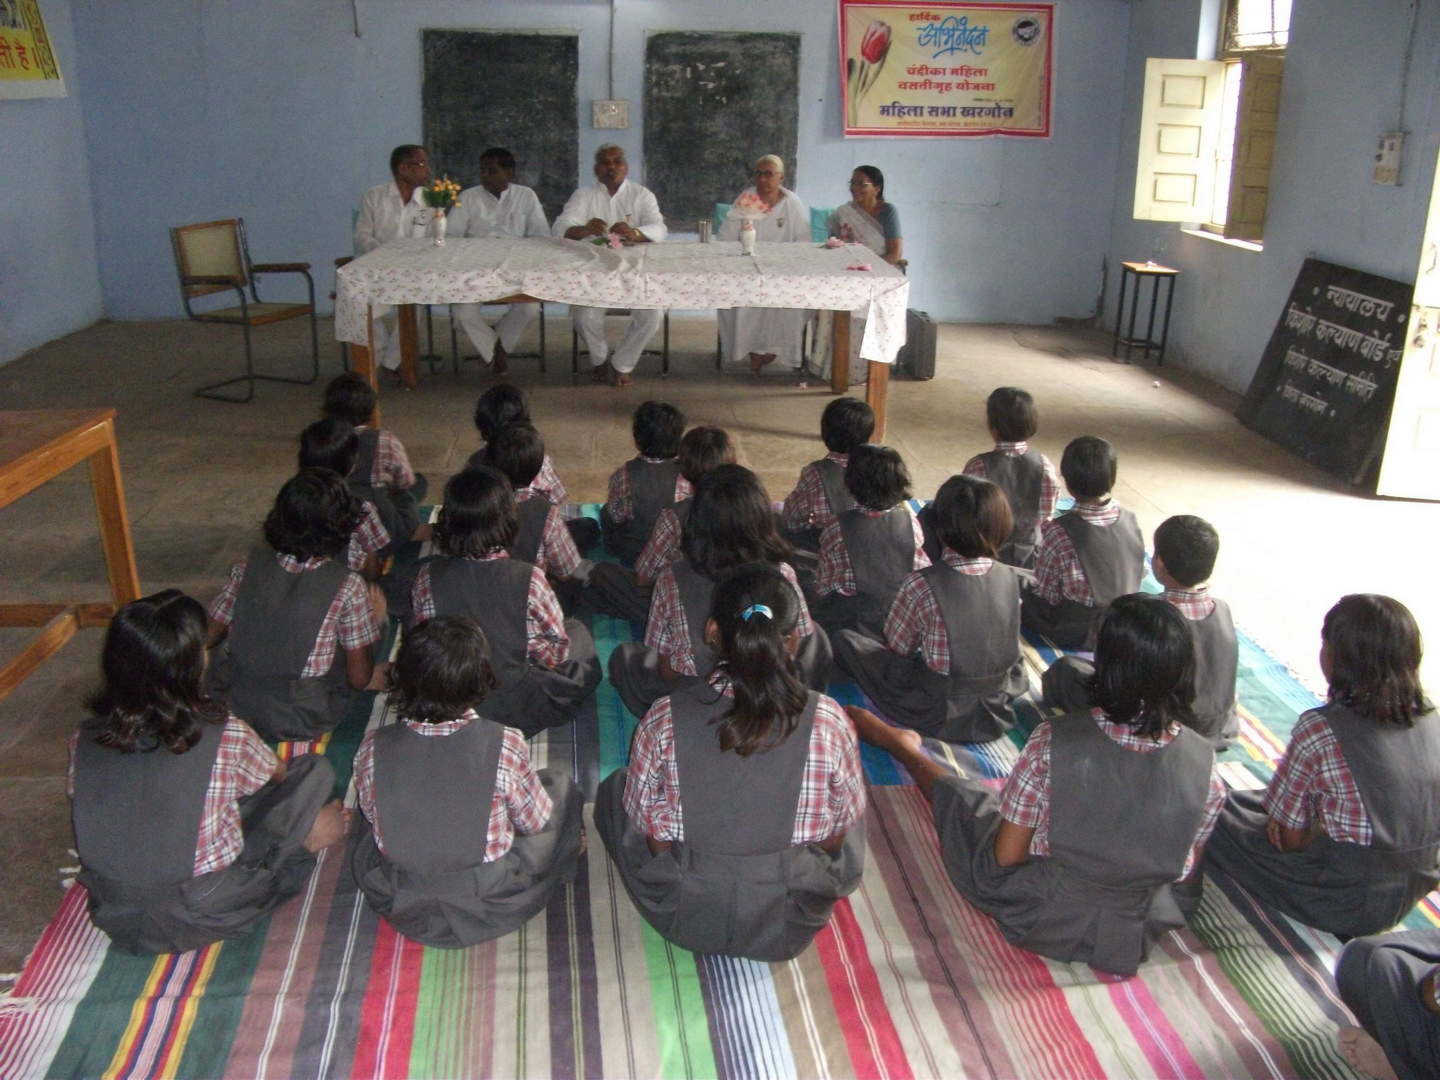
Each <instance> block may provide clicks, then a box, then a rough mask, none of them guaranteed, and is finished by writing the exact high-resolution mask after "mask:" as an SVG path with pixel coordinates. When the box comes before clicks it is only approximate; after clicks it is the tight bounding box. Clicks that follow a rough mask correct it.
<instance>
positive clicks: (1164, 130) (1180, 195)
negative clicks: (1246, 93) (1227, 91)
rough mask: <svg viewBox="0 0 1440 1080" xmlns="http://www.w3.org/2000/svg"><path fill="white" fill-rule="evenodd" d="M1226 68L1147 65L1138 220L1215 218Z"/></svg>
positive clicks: (1213, 63)
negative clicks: (1213, 202) (1218, 140)
mask: <svg viewBox="0 0 1440 1080" xmlns="http://www.w3.org/2000/svg"><path fill="white" fill-rule="evenodd" d="M1224 83H1225V65H1224V64H1223V63H1222V62H1220V61H1218V60H1172V59H1160V58H1155V57H1151V58H1150V59H1148V60H1146V61H1145V90H1144V97H1143V99H1142V107H1141V114H1140V150H1139V156H1138V160H1137V162H1136V167H1135V207H1134V216H1135V217H1136V218H1137V219H1139V220H1141V221H1204V220H1206V219H1207V218H1208V217H1209V215H1210V205H1211V200H1212V188H1213V187H1214V173H1215V141H1216V138H1217V136H1218V133H1219V129H1220V99H1221V94H1222V92H1223V90H1224Z"/></svg>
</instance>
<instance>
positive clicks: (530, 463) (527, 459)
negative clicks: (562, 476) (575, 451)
mask: <svg viewBox="0 0 1440 1080" xmlns="http://www.w3.org/2000/svg"><path fill="white" fill-rule="evenodd" d="M485 464H487V465H490V466H492V467H494V468H496V469H499V470H500V471H501V472H502V473H504V474H505V476H506V478H507V479H508V480H509V481H510V485H511V486H512V487H513V488H514V489H515V490H516V491H519V490H520V489H521V488H523V487H529V486H530V485H531V484H532V483H534V481H535V477H537V476H539V475H540V469H541V468H542V467H543V466H544V464H545V440H544V439H542V438H541V437H540V432H538V431H536V430H535V427H534V425H533V424H530V423H527V422H524V421H521V422H519V423H514V424H507V425H506V426H505V427H502V428H501V429H500V430H499V431H497V432H496V433H495V434H494V435H493V436H492V437H491V439H490V441H489V442H487V443H486V444H485Z"/></svg>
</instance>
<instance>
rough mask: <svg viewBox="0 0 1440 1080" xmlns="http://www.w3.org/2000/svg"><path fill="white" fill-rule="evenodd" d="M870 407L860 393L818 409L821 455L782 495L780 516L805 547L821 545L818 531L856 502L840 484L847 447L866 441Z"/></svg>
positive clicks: (870, 426) (871, 426)
mask: <svg viewBox="0 0 1440 1080" xmlns="http://www.w3.org/2000/svg"><path fill="white" fill-rule="evenodd" d="M874 432H875V413H874V412H873V411H872V410H871V408H870V406H869V405H867V404H865V402H863V401H861V400H860V399H859V398H854V397H838V398H836V399H835V400H834V401H832V402H830V404H829V405H826V406H825V411H824V412H823V413H821V414H820V439H821V441H822V442H823V443H824V444H825V451H826V453H825V456H824V457H823V458H821V459H820V460H818V461H812V462H810V464H809V465H806V466H805V467H804V468H803V469H801V470H800V479H799V480H797V481H796V482H795V490H794V491H792V492H790V494H789V495H786V496H785V507H784V509H783V510H782V511H781V519H782V521H783V523H784V525H785V538H786V539H787V540H789V541H790V542H791V543H792V544H794V545H796V547H799V548H801V549H803V550H806V551H813V552H818V551H819V550H820V533H821V532H823V531H824V530H825V529H826V528H827V527H828V526H829V525H830V524H831V523H832V522H833V521H834V520H835V518H836V516H837V515H839V514H843V513H844V512H845V511H846V510H849V509H851V508H852V507H853V506H854V505H855V498H854V496H852V495H851V494H850V492H849V490H848V489H847V488H846V487H845V467H846V466H847V465H848V464H849V463H850V451H852V450H854V449H855V447H857V446H862V445H864V444H865V443H868V442H869V441H870V436H871V435H873V434H874Z"/></svg>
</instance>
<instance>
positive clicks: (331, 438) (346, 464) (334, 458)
mask: <svg viewBox="0 0 1440 1080" xmlns="http://www.w3.org/2000/svg"><path fill="white" fill-rule="evenodd" d="M359 453H360V436H358V435H356V434H355V425H354V424H352V423H350V421H349V420H337V419H335V418H333V417H326V418H325V419H324V420H316V421H315V422H314V423H313V424H311V425H310V426H309V427H307V428H306V429H305V430H304V431H302V432H301V433H300V453H299V455H298V458H299V460H298V462H297V464H298V465H299V467H300V468H302V469H329V470H330V471H331V472H337V473H339V474H340V475H341V476H347V477H348V476H349V475H350V473H351V470H353V469H354V468H355V458H356V455H358V454H359Z"/></svg>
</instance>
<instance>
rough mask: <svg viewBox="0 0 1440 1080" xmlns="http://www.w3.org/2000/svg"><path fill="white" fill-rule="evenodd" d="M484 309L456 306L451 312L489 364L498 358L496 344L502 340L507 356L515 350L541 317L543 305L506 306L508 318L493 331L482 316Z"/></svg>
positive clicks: (478, 306) (475, 305)
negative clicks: (494, 358)
mask: <svg viewBox="0 0 1440 1080" xmlns="http://www.w3.org/2000/svg"><path fill="white" fill-rule="evenodd" d="M484 306H485V305H484V304H452V305H450V310H451V311H452V312H453V314H454V318H455V321H456V322H458V323H459V324H460V328H461V329H462V330H464V331H465V335H466V337H468V338H469V339H470V341H471V342H472V343H473V344H474V346H475V351H476V352H478V353H479V354H480V357H481V359H483V360H484V361H485V362H486V363H487V364H488V363H489V362H490V360H491V359H492V358H493V357H494V355H495V342H496V340H499V342H500V344H501V345H503V346H504V347H505V351H506V352H507V353H508V352H513V351H514V350H515V345H516V343H517V342H518V341H519V340H520V335H521V334H523V333H524V332H525V329H526V327H528V326H529V325H530V324H531V323H532V322H534V321H535V316H536V315H538V314H539V313H540V305H539V304H506V305H505V314H504V315H501V316H500V320H499V322H497V323H496V324H495V325H494V326H493V327H492V326H491V325H490V324H489V323H488V322H486V321H485V318H484V316H483V315H481V313H480V309H481V308H483V307H484ZM492 306H493V305H492Z"/></svg>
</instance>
